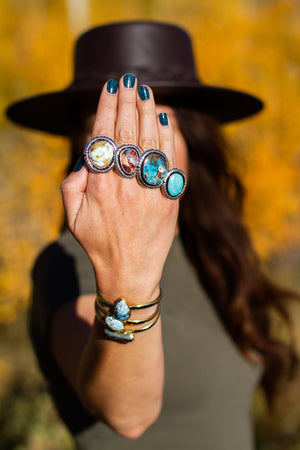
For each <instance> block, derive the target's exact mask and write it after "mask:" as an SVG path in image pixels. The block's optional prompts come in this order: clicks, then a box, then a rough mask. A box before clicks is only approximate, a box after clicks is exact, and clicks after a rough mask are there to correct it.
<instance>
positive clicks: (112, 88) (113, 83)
mask: <svg viewBox="0 0 300 450" xmlns="http://www.w3.org/2000/svg"><path fill="white" fill-rule="evenodd" d="M106 89H107V92H109V93H110V94H115V93H116V92H117V90H118V82H117V80H114V79H111V80H109V81H108V82H107V85H106Z"/></svg>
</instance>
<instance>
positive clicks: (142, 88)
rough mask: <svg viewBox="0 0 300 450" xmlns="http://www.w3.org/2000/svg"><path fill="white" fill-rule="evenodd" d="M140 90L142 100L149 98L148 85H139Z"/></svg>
mask: <svg viewBox="0 0 300 450" xmlns="http://www.w3.org/2000/svg"><path fill="white" fill-rule="evenodd" d="M138 92H139V96H140V99H141V100H149V97H150V93H149V89H148V88H147V86H139V87H138Z"/></svg>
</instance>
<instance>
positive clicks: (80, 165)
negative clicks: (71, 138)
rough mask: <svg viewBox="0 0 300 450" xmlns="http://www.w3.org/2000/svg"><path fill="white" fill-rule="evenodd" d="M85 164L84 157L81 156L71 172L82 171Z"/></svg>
mask: <svg viewBox="0 0 300 450" xmlns="http://www.w3.org/2000/svg"><path fill="white" fill-rule="evenodd" d="M84 164H85V162H84V157H83V156H82V155H81V156H80V158H79V160H78V161H77V163H76V166H75V167H74V169H73V172H79V170H80V169H82V167H83V166H84Z"/></svg>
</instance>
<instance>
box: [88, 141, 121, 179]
mask: <svg viewBox="0 0 300 450" xmlns="http://www.w3.org/2000/svg"><path fill="white" fill-rule="evenodd" d="M116 150H117V146H116V144H115V142H114V141H113V140H112V139H110V138H109V137H106V136H96V137H94V138H93V139H91V140H90V141H89V142H88V143H87V144H86V146H85V149H84V160H85V163H86V165H87V166H88V168H89V169H90V170H91V171H92V172H94V173H105V172H108V171H109V170H110V169H112V168H113V166H114V154H115V152H116Z"/></svg>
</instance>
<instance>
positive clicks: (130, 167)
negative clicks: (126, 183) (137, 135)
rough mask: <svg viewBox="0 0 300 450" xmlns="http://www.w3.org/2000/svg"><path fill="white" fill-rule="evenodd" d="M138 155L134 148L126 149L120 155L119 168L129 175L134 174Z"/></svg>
mask: <svg viewBox="0 0 300 450" xmlns="http://www.w3.org/2000/svg"><path fill="white" fill-rule="evenodd" d="M138 161H139V155H138V153H137V151H136V150H135V149H134V148H127V149H125V150H123V151H122V152H121V154H120V166H121V168H122V169H123V171H124V173H126V174H128V175H131V174H133V173H134V172H135V170H136V167H137V164H138Z"/></svg>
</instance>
